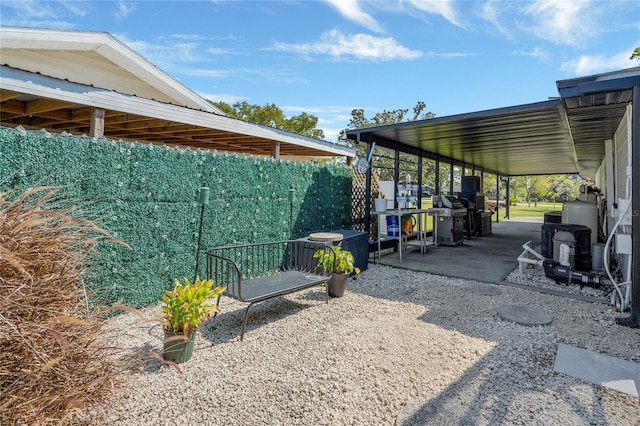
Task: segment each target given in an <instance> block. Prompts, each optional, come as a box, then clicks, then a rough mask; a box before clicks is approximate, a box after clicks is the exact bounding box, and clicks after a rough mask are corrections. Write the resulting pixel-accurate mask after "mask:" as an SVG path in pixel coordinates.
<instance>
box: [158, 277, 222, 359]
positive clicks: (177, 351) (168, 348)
mask: <svg viewBox="0 0 640 426" xmlns="http://www.w3.org/2000/svg"><path fill="white" fill-rule="evenodd" d="M225 289H226V287H213V280H201V279H200V278H197V277H196V281H195V282H194V283H191V282H190V281H189V280H188V279H187V278H185V279H184V284H181V283H180V281H178V280H177V279H176V283H175V287H174V289H173V291H165V292H164V295H163V297H162V302H163V305H162V324H163V325H162V328H163V330H164V346H163V351H162V357H163V359H164V360H167V361H173V362H175V363H178V364H179V363H181V362H185V361H188V360H189V359H190V358H191V355H192V354H193V344H194V339H195V332H196V329H197V328H198V326H199V325H200V323H202V321H206V320H207V319H209V317H210V316H211V312H220V308H219V307H218V306H217V305H214V304H211V303H208V301H209V300H210V299H214V298H216V297H219V296H220V295H221V294H222V293H223V292H224V290H225Z"/></svg>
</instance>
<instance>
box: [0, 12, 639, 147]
mask: <svg viewBox="0 0 640 426" xmlns="http://www.w3.org/2000/svg"><path fill="white" fill-rule="evenodd" d="M0 23H1V24H2V25H8V26H19V27H35V28H52V29H69V30H83V31H100V32H108V33H110V34H111V35H113V36H114V37H116V38H117V39H119V40H120V41H121V42H123V43H125V44H126V45H127V46H129V47H130V48H132V49H133V50H135V51H136V52H138V53H139V54H140V55H142V56H143V57H145V58H146V59H147V60H148V61H150V62H152V63H153V64H154V65H156V66H157V67H159V68H160V69H162V70H163V71H164V72H165V73H167V74H169V75H170V76H171V77H173V78H174V79H176V80H178V81H180V82H181V83H182V84H184V85H185V86H187V87H188V88H189V89H191V90H193V91H195V92H196V93H198V94H199V95H201V96H203V97H204V98H205V99H209V100H212V101H224V102H227V103H229V104H233V103H235V102H242V101H246V102H248V103H249V104H257V105H265V104H275V105H276V106H278V107H279V108H280V109H282V110H283V112H284V114H285V115H286V116H287V117H291V116H293V115H297V114H300V113H302V112H306V113H307V114H312V115H315V116H316V117H318V119H319V121H318V128H320V129H322V130H323V131H324V133H325V139H326V140H329V141H336V140H337V135H338V133H339V132H340V130H341V129H344V128H346V127H347V126H348V125H349V120H350V119H351V111H352V110H353V109H356V108H362V109H364V113H365V116H366V117H369V118H371V117H372V116H373V115H374V114H376V113H378V112H382V111H383V110H395V109H408V110H409V115H411V113H412V111H413V107H414V106H415V105H416V104H417V102H419V101H421V102H424V103H425V104H426V110H425V112H426V111H429V112H432V113H434V114H435V115H436V116H437V117H443V116H448V115H455V114H462V113H467V112H474V111H482V110H487V109H493V108H501V107H508V106H513V105H521V104H527V103H533V102H540V101H545V100H547V99H549V98H551V97H557V96H558V90H557V88H556V81H557V80H564V79H570V78H575V77H581V76H587V75H592V74H598V73H603V72H608V71H614V70H619V69H623V68H630V67H633V66H640V62H639V61H638V60H633V61H632V60H630V59H629V57H630V56H631V53H632V51H633V49H634V48H635V47H639V46H640V2H638V1H635V0H634V1H632V0H612V1H609V0H564V1H563V0H555V1H551V0H483V1H472V0H466V1H453V0H441V1H435V0H391V1H383V0H366V1H365V0H323V1H320V0H297V1H294V0H272V1H269V0H263V1H246V0H234V1H223V0H201V1H146V0H138V1H128V0H119V1H115V0H102V1H101V0H94V1H75V0H59V1H42V0H19V1H9V0H1V1H0Z"/></svg>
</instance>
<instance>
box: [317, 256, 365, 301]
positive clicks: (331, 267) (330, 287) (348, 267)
mask: <svg viewBox="0 0 640 426" xmlns="http://www.w3.org/2000/svg"><path fill="white" fill-rule="evenodd" d="M313 257H315V258H316V259H318V267H319V268H322V269H323V270H324V271H325V272H327V273H330V274H331V276H330V277H329V279H328V280H327V291H328V292H329V296H331V297H342V296H343V295H344V291H345V289H346V288H347V279H348V278H349V275H351V274H352V273H356V274H359V273H360V268H358V267H357V266H356V265H355V259H354V258H353V254H352V253H351V252H350V251H349V250H344V249H343V248H342V247H340V246H330V247H325V248H323V249H319V250H317V251H316V252H315V253H313Z"/></svg>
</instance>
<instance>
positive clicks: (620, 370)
mask: <svg viewBox="0 0 640 426" xmlns="http://www.w3.org/2000/svg"><path fill="white" fill-rule="evenodd" d="M614 344H615V343H614ZM553 370H554V371H556V372H558V373H563V374H568V375H569V376H573V377H576V378H578V379H581V380H585V381H587V382H589V383H594V384H597V385H600V386H604V387H607V388H609V389H614V390H617V391H619V392H622V393H626V394H628V395H632V396H635V397H636V398H638V399H640V364H636V363H635V362H631V361H626V360H623V359H619V358H614V357H612V356H609V355H603V354H600V353H597V352H592V351H588V350H586V349H580V348H576V347H574V346H570V345H565V344H564V343H560V344H559V345H558V352H557V354H556V361H555V364H554V366H553Z"/></svg>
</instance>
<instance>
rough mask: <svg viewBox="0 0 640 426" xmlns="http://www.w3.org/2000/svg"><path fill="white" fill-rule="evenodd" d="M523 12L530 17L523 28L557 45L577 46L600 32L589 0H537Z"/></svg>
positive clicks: (594, 10) (594, 8)
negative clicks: (529, 20)
mask: <svg viewBox="0 0 640 426" xmlns="http://www.w3.org/2000/svg"><path fill="white" fill-rule="evenodd" d="M522 13H524V15H525V17H529V18H530V19H531V22H530V23H528V24H525V25H524V26H523V29H525V30H526V31H528V32H532V33H533V34H535V35H536V37H538V38H541V39H544V40H549V41H551V42H553V43H555V44H560V45H562V44H565V45H571V46H577V45H580V44H584V42H585V41H586V40H587V39H589V38H591V37H593V36H595V35H597V34H598V33H600V31H601V29H600V28H601V27H600V26H599V25H598V23H597V20H596V19H595V16H594V15H595V14H596V13H597V12H596V7H595V5H592V4H591V2H590V1H589V0H572V1H549V0H534V1H532V2H530V3H529V4H527V5H526V6H524V7H523V8H522Z"/></svg>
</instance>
